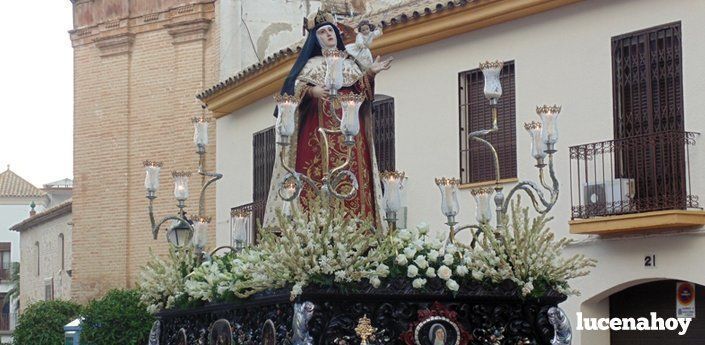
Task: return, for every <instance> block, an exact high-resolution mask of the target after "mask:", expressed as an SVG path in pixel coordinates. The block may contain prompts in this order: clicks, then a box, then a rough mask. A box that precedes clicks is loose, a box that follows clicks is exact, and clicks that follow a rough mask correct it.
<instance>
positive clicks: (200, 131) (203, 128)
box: [191, 116, 208, 146]
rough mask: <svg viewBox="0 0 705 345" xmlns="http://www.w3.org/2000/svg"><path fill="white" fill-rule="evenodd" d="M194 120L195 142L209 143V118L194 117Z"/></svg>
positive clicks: (192, 120) (197, 143)
mask: <svg viewBox="0 0 705 345" xmlns="http://www.w3.org/2000/svg"><path fill="white" fill-rule="evenodd" d="M191 122H193V127H194V132H193V142H194V143H195V144H196V145H199V146H206V145H208V119H206V118H205V117H203V116H201V117H194V118H193V119H191Z"/></svg>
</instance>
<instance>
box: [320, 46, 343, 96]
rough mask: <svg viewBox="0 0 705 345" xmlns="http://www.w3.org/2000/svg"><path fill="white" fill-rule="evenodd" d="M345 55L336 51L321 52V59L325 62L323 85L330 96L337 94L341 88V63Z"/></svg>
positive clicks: (326, 50)
mask: <svg viewBox="0 0 705 345" xmlns="http://www.w3.org/2000/svg"><path fill="white" fill-rule="evenodd" d="M346 56H347V53H346V52H344V51H340V50H337V49H325V50H323V58H324V59H325V61H326V75H325V77H324V80H323V83H324V84H325V86H326V87H327V88H328V89H329V90H330V93H331V95H335V94H337V92H338V90H339V89H340V88H341V87H343V61H345V57H346Z"/></svg>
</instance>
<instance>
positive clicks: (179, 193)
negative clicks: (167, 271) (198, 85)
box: [144, 116, 223, 250]
mask: <svg viewBox="0 0 705 345" xmlns="http://www.w3.org/2000/svg"><path fill="white" fill-rule="evenodd" d="M192 122H193V123H194V128H195V132H194V143H195V144H196V148H197V150H196V153H197V154H198V174H199V175H200V176H201V190H200V193H199V198H198V215H197V217H196V219H199V220H200V222H201V225H203V224H208V223H209V222H210V218H208V217H206V216H205V214H206V189H207V188H208V186H210V185H211V184H212V183H213V182H215V181H217V180H219V179H221V178H222V177H223V175H222V174H219V173H215V172H208V171H206V169H205V164H206V145H208V122H209V120H208V119H207V118H206V117H205V116H199V117H195V118H193V119H192ZM161 166H162V163H161V162H154V161H145V162H144V167H145V170H146V173H147V177H146V179H145V187H146V189H147V200H149V206H148V211H149V220H150V223H151V226H152V228H151V229H152V236H153V237H154V239H155V240H156V239H157V236H158V235H159V229H160V227H161V226H162V225H163V224H164V223H166V222H167V221H169V220H172V221H174V222H175V225H174V226H173V227H172V228H171V229H170V232H175V236H176V241H177V243H173V241H172V238H171V236H169V234H167V239H168V240H169V241H170V242H171V243H172V244H174V245H177V246H182V245H184V244H185V243H181V241H178V238H179V237H180V236H179V233H178V232H177V231H179V230H182V231H187V232H188V233H189V235H188V241H187V242H190V240H191V238H192V237H193V235H194V232H195V228H194V225H193V224H192V221H191V220H189V219H188V218H187V217H186V211H185V210H184V209H185V208H186V200H187V198H188V178H189V177H190V176H191V173H190V172H184V171H174V172H172V176H173V177H174V179H175V191H174V192H175V197H176V199H177V201H178V204H177V208H178V211H177V213H176V214H173V215H167V216H165V217H164V218H162V219H161V220H160V221H159V222H156V221H155V216H154V206H153V204H154V200H155V199H156V198H157V195H156V192H157V189H158V186H159V170H158V169H155V168H156V167H158V168H161ZM150 179H151V180H150ZM180 183H181V184H180ZM200 244H203V243H200ZM198 249H199V250H202V249H203V248H198Z"/></svg>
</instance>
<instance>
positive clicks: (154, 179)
mask: <svg viewBox="0 0 705 345" xmlns="http://www.w3.org/2000/svg"><path fill="white" fill-rule="evenodd" d="M161 169H162V162H155V161H144V171H145V173H146V176H145V178H144V188H146V189H147V192H150V193H154V192H156V191H157V189H159V172H160V171H161Z"/></svg>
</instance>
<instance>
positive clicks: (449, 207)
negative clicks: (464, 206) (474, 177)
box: [436, 177, 460, 217]
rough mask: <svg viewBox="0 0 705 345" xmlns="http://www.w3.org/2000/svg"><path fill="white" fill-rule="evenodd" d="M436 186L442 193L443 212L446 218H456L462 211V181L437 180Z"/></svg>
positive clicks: (451, 179)
mask: <svg viewBox="0 0 705 345" xmlns="http://www.w3.org/2000/svg"><path fill="white" fill-rule="evenodd" d="M436 185H437V186H438V189H439V190H440V191H441V211H442V212H443V214H444V215H445V216H446V217H455V216H456V215H457V214H458V211H459V210H460V205H459V204H458V186H459V185H460V181H459V180H458V179H456V178H445V177H441V178H437V179H436Z"/></svg>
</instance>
